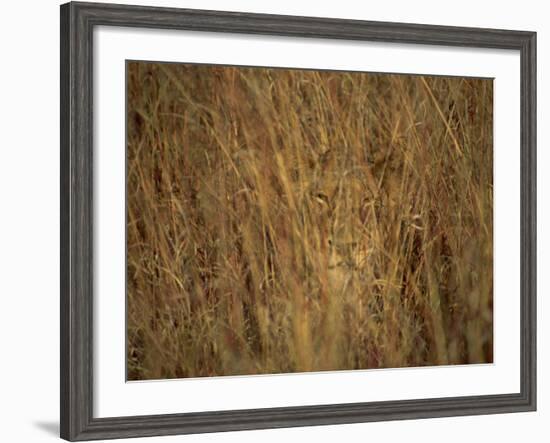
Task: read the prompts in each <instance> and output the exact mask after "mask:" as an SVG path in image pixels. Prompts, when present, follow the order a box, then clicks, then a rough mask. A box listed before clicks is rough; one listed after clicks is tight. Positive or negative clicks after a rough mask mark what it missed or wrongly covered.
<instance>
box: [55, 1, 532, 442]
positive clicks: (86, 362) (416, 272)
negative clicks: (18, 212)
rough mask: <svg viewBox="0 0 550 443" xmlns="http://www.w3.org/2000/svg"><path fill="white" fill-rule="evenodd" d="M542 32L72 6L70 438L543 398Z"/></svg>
mask: <svg viewBox="0 0 550 443" xmlns="http://www.w3.org/2000/svg"><path fill="white" fill-rule="evenodd" d="M535 79H536V34H535V33H533V32H525V31H510V30H495V29H474V28H456V27H445V26H433V25H429V26H428V25H420V24H402V23H379V22H367V21H355V20H342V19H330V18H311V17H291V16H277V15H261V14H248V13H235V12H218V11H201V10H188V9H168V8H155V7H141V6H139V7H138V6H121V5H111V4H97V3H93V4H90V3H68V4H65V5H62V6H61V437H62V438H64V439H67V440H70V441H76V440H91V439H107V438H122V437H143V436H153V435H169V434H187V433H201V432H219V431H230V430H245V429H261V428H278V427H290V426H308V425H324V424H338V423H356V422H369V421H379V420H398V419H417V418H428V417H443V416H457V415H472V414H492V413H505V412H506V413H508V412H519V411H533V410H535V408H536V360H535V358H536V355H535V353H536V352H535V351H536V311H535V309H536V306H535V305H536V293H535V287H536V286H535V281H536V238H535V237H536V188H535V184H536V176H535V173H536V140H535V134H536V84H535Z"/></svg>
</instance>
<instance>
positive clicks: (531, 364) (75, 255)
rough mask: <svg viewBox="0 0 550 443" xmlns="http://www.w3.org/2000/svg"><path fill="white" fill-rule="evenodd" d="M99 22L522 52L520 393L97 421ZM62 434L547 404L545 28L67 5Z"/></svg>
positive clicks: (116, 434)
mask: <svg viewBox="0 0 550 443" xmlns="http://www.w3.org/2000/svg"><path fill="white" fill-rule="evenodd" d="M98 25H107V26H128V27H146V28H164V29H180V30H195V31H215V32H236V33H246V34H266V35H279V36H293V37H306V38H307V37H315V38H331V39H346V40H365V41H382V42H394V43H414V44H434V45H447V46H460V47H480V48H500V49H514V50H518V51H519V52H520V54H521V149H520V152H521V293H520V298H521V362H520V363H521V392H520V393H518V394H502V395H488V396H475V397H456V398H438V399H422V400H405V401H387V402H370V403H353V404H339V405H319V406H304V407H289V408H270V409H254V410H240V411H217V412H201V413H189V414H170V415H155V416H132V417H118V418H117V417H114V418H94V417H93V370H92V368H93V334H92V332H93V330H92V327H93V322H92V313H93V248H92V245H93V193H92V190H93V148H92V147H93V145H92V131H93V125H92V115H93V108H92V100H91V98H92V43H93V39H92V32H93V27H94V26H98ZM60 100H61V127H60V131H61V159H60V161H61V181H60V185H61V196H60V198H61V202H60V203H61V204H60V207H61V214H60V216H61V257H60V259H61V276H60V277H61V306H60V310H61V342H60V345H61V362H60V363H61V374H60V375H61V437H62V438H64V439H66V440H70V441H78V440H93V439H106V438H123V437H144V436H152V435H171V434H188V433H201V432H221V431H233V430H244V429H262V428H280V427H292V426H308V425H326V424H338V423H357V422H369V421H380V420H402V419H419V418H429V417H445V416H458V415H474V414H489V413H505V412H518V411H532V410H535V408H536V34H535V33H533V32H523V31H506V30H493V29H473V28H458V27H444V26H428V25H415V24H401V23H378V22H366V21H356V20H339V19H328V18H311V17H293V16H276V15H263V14H247V13H230V12H218V11H199V10H186V9H172V8H150V7H141V6H140V7H136V6H120V5H107V4H98V3H94V4H90V3H68V4H65V5H62V6H61V97H60Z"/></svg>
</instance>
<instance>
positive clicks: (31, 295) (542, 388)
mask: <svg viewBox="0 0 550 443" xmlns="http://www.w3.org/2000/svg"><path fill="white" fill-rule="evenodd" d="M120 2H121V3H125V2H123V1H120ZM132 3H144V2H139V1H137V0H136V1H133V2H132ZM145 3H147V2H145ZM149 3H150V4H151V3H152V2H149ZM544 3H545V2H540V1H527V0H524V1H522V2H513V3H512V4H510V5H508V4H507V2H504V1H499V2H497V1H491V2H489V1H487V2H480V1H470V0H461V1H460V2H453V3H444V2H436V1H420V0H417V1H415V2H410V1H406V0H403V1H397V0H387V1H385V2H357V1H353V0H349V1H347V0H340V1H338V2H334V1H326V2H325V1H319V0H317V1H315V2H313V1H312V2H306V1H296V0H294V1H286V0H285V1H283V0H278V1H277V2H263V4H259V2H257V1H256V2H254V1H245V0H241V1H239V0H231V1H228V0H225V1H222V0H219V1H214V0H202V1H198V0H196V1H161V2H155V4H156V5H165V6H180V7H194V8H205V9H225V10H227V9H230V10H239V11H253V12H266V13H279V14H294V15H316V16H327V17H329V16H330V17H341V18H357V19H368V20H385V21H402V22H417V23H432V24H447V25H464V26H481V27H498V28H515V29H526V30H535V31H537V32H538V33H539V35H538V45H539V50H538V56H539V60H538V77H539V85H538V100H539V112H538V119H539V147H540V149H539V160H538V161H539V185H538V186H539V197H538V200H539V202H538V205H539V251H540V252H539V331H538V333H539V346H538V348H539V411H538V412H537V413H529V414H510V415H501V416H483V417H462V418H450V419H431V420H419V421H404V422H386V423H373V424H358V425H347V426H328V427H320V428H298V429H284V430H272V431H251V432H241V433H226V434H209V435H200V436H186V437H166V438H156V439H149V440H148V441H151V442H153V441H159V442H160V441H165V442H170V441H183V442H252V441H258V440H260V441H267V442H269V441H274V442H275V441H281V440H289V441H310V440H311V441H333V440H340V441H346V442H348V441H365V439H366V438H369V439H372V440H374V441H393V440H405V441H409V442H416V441H419V442H439V441H441V440H445V441H448V442H455V441H456V442H463V441H464V440H465V439H468V440H473V441H482V440H486V439H487V440H488V439H491V440H492V441H502V442H512V441H519V440H528V441H545V440H547V438H548V435H547V434H548V431H549V426H548V425H547V424H545V422H549V421H550V389H549V387H548V386H549V385H548V383H547V382H546V379H545V373H548V372H549V369H550V349H549V348H548V346H545V344H546V339H547V338H548V335H549V332H550V329H549V327H548V325H547V324H544V322H543V321H542V318H543V317H548V315H549V313H550V311H549V309H550V308H549V307H548V306H549V304H548V301H547V300H545V299H544V294H545V292H546V291H547V289H548V286H549V284H550V281H549V276H548V272H546V273H545V272H544V270H545V268H546V267H547V266H548V265H549V264H550V262H549V260H550V259H548V258H547V254H546V253H545V252H542V251H543V250H545V249H546V250H547V248H548V246H550V244H549V241H550V234H548V233H545V232H544V231H543V230H542V228H541V227H542V226H544V225H545V224H547V223H548V222H549V220H548V218H549V217H550V201H549V200H548V199H545V198H544V190H545V189H546V188H547V187H548V186H549V185H550V183H549V180H550V179H549V178H548V174H546V176H544V175H543V174H542V171H543V170H544V169H543V168H545V167H549V166H550V164H549V163H550V153H548V150H545V149H543V147H544V146H548V144H549V143H550V135H549V134H548V133H547V132H546V133H545V131H544V124H543V123H544V122H545V121H549V119H550V93H549V88H548V87H547V85H546V84H545V83H544V82H543V81H542V79H543V77H546V78H548V74H547V70H548V64H549V62H550V51H549V46H550V28H549V25H550V14H548V12H547V11H546V10H545V9H544ZM2 13H3V14H2V18H3V19H4V20H3V23H2V27H1V28H0V29H1V31H0V32H1V33H2V35H1V39H0V42H2V43H1V49H2V62H1V64H0V100H1V104H2V106H0V137H1V138H0V149H1V150H2V158H1V161H0V198H1V202H2V209H3V210H2V213H1V216H0V300H1V303H2V306H1V309H0V316H1V317H0V351H1V352H0V409H1V410H0V413H1V414H2V415H1V417H2V419H1V423H2V426H1V427H0V435H1V437H0V439H1V440H3V441H9V442H19V441H20V442H42V441H47V440H51V441H53V440H54V439H55V438H56V435H57V432H58V431H57V428H58V424H57V423H58V409H59V401H58V390H59V384H58V370H59V369H58V360H59V351H58V332H59V328H58V324H59V315H58V301H59V295H58V292H59V277H58V276H59V260H58V256H59V247H58V243H59V235H58V231H59V203H58V200H59V198H58V193H59V165H58V163H59V160H58V159H59V147H58V146H59V118H58V115H59V89H58V83H59V80H58V79H59V30H58V29H59V10H58V3H57V2H54V1H49V0H48V1H44V0H42V1H30V0H28V1H26V2H12V3H9V6H8V5H5V6H4V7H3V9H2ZM525 434H527V437H526V436H525Z"/></svg>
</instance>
